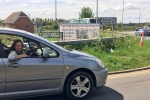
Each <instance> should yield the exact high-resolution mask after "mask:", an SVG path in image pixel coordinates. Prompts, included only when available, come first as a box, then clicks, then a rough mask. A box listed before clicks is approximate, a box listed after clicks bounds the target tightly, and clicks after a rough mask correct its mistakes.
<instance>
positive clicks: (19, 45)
mask: <svg viewBox="0 0 150 100" xmlns="http://www.w3.org/2000/svg"><path fill="white" fill-rule="evenodd" d="M15 49H16V51H18V52H21V51H22V43H21V42H17V43H16V45H15Z"/></svg>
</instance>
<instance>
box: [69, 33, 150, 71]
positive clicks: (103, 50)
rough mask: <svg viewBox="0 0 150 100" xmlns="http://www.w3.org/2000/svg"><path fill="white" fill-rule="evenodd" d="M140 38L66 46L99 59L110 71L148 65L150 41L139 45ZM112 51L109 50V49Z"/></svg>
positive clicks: (131, 37) (149, 62)
mask: <svg viewBox="0 0 150 100" xmlns="http://www.w3.org/2000/svg"><path fill="white" fill-rule="evenodd" d="M139 43H140V38H138V37H133V36H129V37H126V38H124V39H122V38H118V39H116V40H114V41H111V42H103V43H102V42H100V41H97V42H96V43H94V42H92V43H83V44H78V45H70V46H66V47H69V48H72V49H76V50H80V51H83V52H86V53H89V54H91V55H94V56H96V57H98V58H99V59H101V60H102V61H103V62H104V64H105V67H106V68H108V69H109V71H110V72H112V71H120V70H128V69H134V68H139V67H145V66H149V65H150V41H148V40H147V41H145V45H144V46H142V47H140V46H139ZM111 48H112V49H113V50H114V52H110V49H111Z"/></svg>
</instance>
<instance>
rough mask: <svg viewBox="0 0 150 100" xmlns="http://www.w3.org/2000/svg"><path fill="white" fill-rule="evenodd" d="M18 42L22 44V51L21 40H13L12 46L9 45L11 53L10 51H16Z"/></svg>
mask: <svg viewBox="0 0 150 100" xmlns="http://www.w3.org/2000/svg"><path fill="white" fill-rule="evenodd" d="M18 42H21V43H22V49H23V42H22V41H21V40H19V39H17V40H14V42H13V44H12V45H11V47H10V51H12V50H14V51H16V49H15V46H16V44H17V43H18ZM21 52H22V50H21Z"/></svg>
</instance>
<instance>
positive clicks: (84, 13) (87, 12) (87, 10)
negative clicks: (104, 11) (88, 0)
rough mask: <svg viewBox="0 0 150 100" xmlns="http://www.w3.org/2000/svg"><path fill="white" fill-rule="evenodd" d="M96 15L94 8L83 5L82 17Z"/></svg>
mask: <svg viewBox="0 0 150 100" xmlns="http://www.w3.org/2000/svg"><path fill="white" fill-rule="evenodd" d="M92 17H94V14H93V10H92V9H91V8H89V7H83V8H82V9H81V14H80V18H92Z"/></svg>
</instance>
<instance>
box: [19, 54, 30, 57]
mask: <svg viewBox="0 0 150 100" xmlns="http://www.w3.org/2000/svg"><path fill="white" fill-rule="evenodd" d="M20 56H21V58H24V57H29V56H28V55H26V54H22V55H20Z"/></svg>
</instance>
